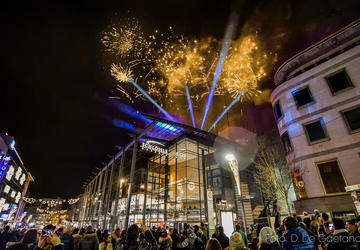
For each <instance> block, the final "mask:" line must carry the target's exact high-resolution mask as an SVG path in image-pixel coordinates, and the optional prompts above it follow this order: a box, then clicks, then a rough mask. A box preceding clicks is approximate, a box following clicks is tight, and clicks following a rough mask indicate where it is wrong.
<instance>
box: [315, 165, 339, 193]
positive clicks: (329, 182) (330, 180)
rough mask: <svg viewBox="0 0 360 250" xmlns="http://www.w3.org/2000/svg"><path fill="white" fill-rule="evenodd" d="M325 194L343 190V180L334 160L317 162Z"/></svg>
mask: <svg viewBox="0 0 360 250" xmlns="http://www.w3.org/2000/svg"><path fill="white" fill-rule="evenodd" d="M317 166H318V168H319V172H320V177H321V180H322V183H323V185H324V189H325V192H326V194H333V193H342V192H345V186H346V184H345V181H344V177H343V175H342V173H341V171H340V168H339V165H338V162H337V161H336V160H333V161H328V162H324V163H318V164H317Z"/></svg>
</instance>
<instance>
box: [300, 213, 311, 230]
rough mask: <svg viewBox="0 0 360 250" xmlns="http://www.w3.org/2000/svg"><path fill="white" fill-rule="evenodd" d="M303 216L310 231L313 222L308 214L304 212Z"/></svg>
mask: <svg viewBox="0 0 360 250" xmlns="http://www.w3.org/2000/svg"><path fill="white" fill-rule="evenodd" d="M302 215H303V217H302V221H303V222H304V223H305V226H306V228H307V229H310V223H311V220H310V217H309V214H308V212H306V211H304V212H302Z"/></svg>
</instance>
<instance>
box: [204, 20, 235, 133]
mask: <svg viewBox="0 0 360 250" xmlns="http://www.w3.org/2000/svg"><path fill="white" fill-rule="evenodd" d="M237 19H238V18H237V15H236V14H235V13H234V14H232V16H231V19H230V24H229V25H228V27H227V28H226V32H225V36H224V40H223V46H222V48H221V52H220V58H219V62H218V65H217V67H216V70H215V74H214V80H213V83H212V85H211V89H210V93H209V95H208V99H207V100H206V105H205V110H204V115H203V119H202V122H201V127H200V128H201V129H203V128H204V125H205V121H206V117H207V114H208V112H209V109H210V106H211V103H212V100H213V97H214V91H215V87H216V83H217V81H218V79H219V76H220V73H221V69H222V66H223V63H224V60H225V57H226V54H227V51H228V49H229V47H230V43H231V39H232V35H233V30H234V27H235V26H236V24H237Z"/></svg>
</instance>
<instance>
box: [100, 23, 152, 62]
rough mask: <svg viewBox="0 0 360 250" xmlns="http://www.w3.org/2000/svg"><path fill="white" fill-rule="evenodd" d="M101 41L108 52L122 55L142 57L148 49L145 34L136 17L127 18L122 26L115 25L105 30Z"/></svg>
mask: <svg viewBox="0 0 360 250" xmlns="http://www.w3.org/2000/svg"><path fill="white" fill-rule="evenodd" d="M101 42H102V43H103V45H104V46H105V51H106V52H110V53H111V54H114V55H117V56H122V57H125V56H132V57H136V58H137V57H141V56H142V54H143V53H144V51H146V49H147V42H146V39H145V37H144V34H143V33H142V31H141V29H140V27H139V25H138V23H137V22H136V20H134V19H130V20H127V22H126V23H125V24H123V25H122V26H121V27H120V28H117V27H114V26H113V27H111V29H110V31H105V32H104V35H103V37H102V39H101Z"/></svg>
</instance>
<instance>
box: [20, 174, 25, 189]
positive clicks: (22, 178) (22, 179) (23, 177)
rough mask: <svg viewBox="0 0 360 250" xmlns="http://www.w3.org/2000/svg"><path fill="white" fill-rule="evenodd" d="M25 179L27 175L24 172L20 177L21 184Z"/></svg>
mask: <svg viewBox="0 0 360 250" xmlns="http://www.w3.org/2000/svg"><path fill="white" fill-rule="evenodd" d="M25 180H26V175H25V174H24V173H23V174H22V176H21V178H20V185H21V186H22V185H24V182H25Z"/></svg>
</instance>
